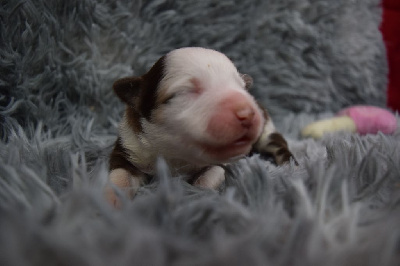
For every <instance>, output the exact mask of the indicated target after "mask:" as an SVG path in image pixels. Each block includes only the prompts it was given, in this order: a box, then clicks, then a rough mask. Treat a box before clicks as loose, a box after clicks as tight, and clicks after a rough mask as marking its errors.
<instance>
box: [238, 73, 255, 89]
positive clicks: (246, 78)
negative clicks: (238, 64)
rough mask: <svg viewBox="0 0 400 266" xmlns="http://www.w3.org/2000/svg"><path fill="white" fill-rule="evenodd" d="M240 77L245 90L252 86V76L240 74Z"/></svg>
mask: <svg viewBox="0 0 400 266" xmlns="http://www.w3.org/2000/svg"><path fill="white" fill-rule="evenodd" d="M240 77H241V78H242V79H243V81H244V83H245V88H246V90H249V89H250V88H251V87H252V86H253V78H252V77H250V76H249V75H247V74H240Z"/></svg>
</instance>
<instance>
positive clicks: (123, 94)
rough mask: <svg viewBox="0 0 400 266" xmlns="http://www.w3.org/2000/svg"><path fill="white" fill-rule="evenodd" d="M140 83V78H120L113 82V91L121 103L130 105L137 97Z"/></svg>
mask: <svg viewBox="0 0 400 266" xmlns="http://www.w3.org/2000/svg"><path fill="white" fill-rule="evenodd" d="M142 82H143V80H142V78H141V77H127V78H122V79H119V80H117V81H115V82H114V85H113V90H114V92H115V94H117V96H118V97H119V98H120V99H121V101H123V102H124V103H126V104H128V105H132V104H133V103H134V99H135V98H136V97H137V96H138V95H139V92H140V87H141V84H142Z"/></svg>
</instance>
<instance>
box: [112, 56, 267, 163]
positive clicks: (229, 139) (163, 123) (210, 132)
mask: <svg viewBox="0 0 400 266" xmlns="http://www.w3.org/2000/svg"><path fill="white" fill-rule="evenodd" d="M251 83H252V80H251V78H250V77H249V76H247V75H241V74H240V73H239V72H238V71H237V69H236V67H235V66H234V65H233V63H232V62H231V61H230V60H229V59H228V58H227V57H226V56H225V55H223V54H221V53H219V52H217V51H214V50H209V49H204V48H182V49H177V50H174V51H172V52H170V53H168V54H167V55H165V56H163V57H161V58H160V59H159V60H158V61H157V62H156V63H155V64H154V66H153V67H152V68H151V69H150V70H149V72H147V73H146V74H145V75H143V76H141V77H128V78H124V79H121V80H118V81H116V82H115V84H114V91H115V93H116V94H117V95H118V96H119V98H120V99H121V100H122V101H123V102H125V103H126V104H127V105H128V108H127V112H126V116H125V119H126V124H127V125H129V130H131V131H132V132H134V134H135V135H136V136H137V137H138V138H139V139H140V140H142V141H144V142H146V143H148V144H150V145H148V146H149V147H151V149H153V152H154V153H157V154H160V155H162V156H164V157H167V158H171V159H174V158H175V159H182V160H185V161H188V162H190V163H194V164H199V165H202V164H211V163H222V162H227V161H230V160H232V159H235V158H238V157H240V156H243V155H246V154H247V153H249V152H250V150H251V147H252V145H253V144H254V143H255V142H256V141H257V139H258V138H259V136H260V134H261V131H262V127H263V125H264V119H263V117H262V112H261V110H260V108H259V107H258V105H257V104H256V102H255V101H254V99H253V97H252V96H251V95H250V94H249V93H248V92H247V91H246V89H247V88H248V87H250V86H251ZM123 130H125V131H126V130H127V129H126V128H124V129H123Z"/></svg>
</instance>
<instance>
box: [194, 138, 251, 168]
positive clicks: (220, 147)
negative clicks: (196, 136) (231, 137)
mask: <svg viewBox="0 0 400 266" xmlns="http://www.w3.org/2000/svg"><path fill="white" fill-rule="evenodd" d="M253 142H254V141H253V140H252V139H248V138H245V137H243V138H240V139H238V140H236V141H234V142H232V143H228V144H208V143H198V147H199V149H200V150H201V151H202V152H201V154H202V157H204V159H205V160H207V161H209V162H212V163H226V162H231V161H234V160H236V159H238V158H241V157H244V156H246V155H247V154H249V153H250V150H251V148H252V145H253Z"/></svg>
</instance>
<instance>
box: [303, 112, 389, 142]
mask: <svg viewBox="0 0 400 266" xmlns="http://www.w3.org/2000/svg"><path fill="white" fill-rule="evenodd" d="M396 128H397V120H396V117H395V116H394V115H393V114H392V113H391V112H389V111H387V110H385V109H382V108H378V107H374V106H362V105H359V106H353V107H349V108H346V109H344V110H342V111H340V112H339V113H338V114H337V116H336V117H333V118H330V119H324V120H320V121H317V122H314V123H312V124H309V125H308V126H306V127H305V128H304V129H303V130H302V131H301V135H302V136H303V137H312V138H315V139H318V138H321V137H322V136H323V135H324V134H325V133H328V132H335V131H348V132H357V133H359V134H360V135H366V134H376V133H378V132H379V131H380V132H382V133H384V134H391V133H393V132H394V131H395V130H396Z"/></svg>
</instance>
